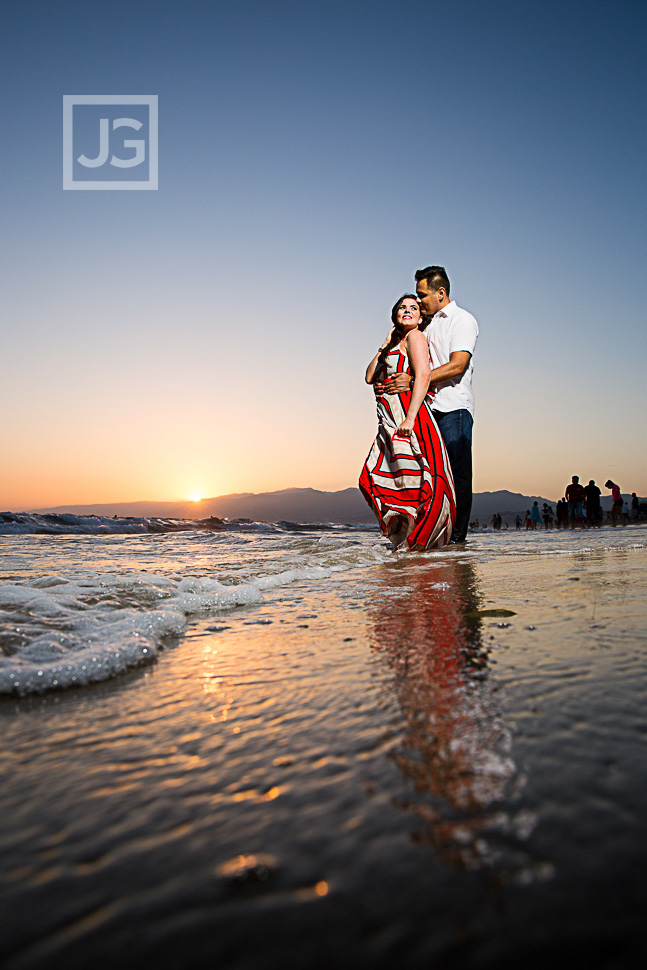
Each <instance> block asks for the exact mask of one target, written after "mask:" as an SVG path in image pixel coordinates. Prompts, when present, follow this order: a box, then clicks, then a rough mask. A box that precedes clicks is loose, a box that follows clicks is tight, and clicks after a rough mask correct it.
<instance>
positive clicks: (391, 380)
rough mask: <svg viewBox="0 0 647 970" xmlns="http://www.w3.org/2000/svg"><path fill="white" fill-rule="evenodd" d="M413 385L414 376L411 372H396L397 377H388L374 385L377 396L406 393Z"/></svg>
mask: <svg viewBox="0 0 647 970" xmlns="http://www.w3.org/2000/svg"><path fill="white" fill-rule="evenodd" d="M411 387H413V377H412V376H411V374H396V375H395V377H388V378H387V379H386V380H385V381H381V382H380V383H377V384H374V385H373V390H374V391H375V396H376V397H382V395H383V394H404V392H405V391H408V390H410V388H411Z"/></svg>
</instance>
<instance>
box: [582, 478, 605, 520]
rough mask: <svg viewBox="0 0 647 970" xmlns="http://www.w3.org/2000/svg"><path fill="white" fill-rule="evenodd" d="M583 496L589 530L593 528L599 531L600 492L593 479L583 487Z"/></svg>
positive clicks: (600, 513)
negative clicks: (584, 496) (584, 497)
mask: <svg viewBox="0 0 647 970" xmlns="http://www.w3.org/2000/svg"><path fill="white" fill-rule="evenodd" d="M584 494H585V495H586V521H587V522H588V523H589V528H590V529H591V528H592V527H593V526H595V527H596V528H598V529H599V528H600V526H601V525H602V509H601V507H600V495H601V492H600V489H599V488H598V486H597V485H596V484H595V482H594V481H593V479H591V481H590V482H589V484H588V485H585V486H584Z"/></svg>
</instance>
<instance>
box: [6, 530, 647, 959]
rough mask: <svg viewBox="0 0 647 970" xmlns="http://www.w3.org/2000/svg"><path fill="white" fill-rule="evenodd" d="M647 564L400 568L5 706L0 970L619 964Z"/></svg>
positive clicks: (634, 821)
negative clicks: (137, 667)
mask: <svg viewBox="0 0 647 970" xmlns="http://www.w3.org/2000/svg"><path fill="white" fill-rule="evenodd" d="M646 563H647V559H646V556H645V552H644V550H642V549H636V550H622V551H602V552H588V553H578V554H568V555H566V554H564V555H553V556H542V555H540V554H538V555H525V556H518V555H506V556H498V557H496V556H493V558H492V560H491V561H489V562H482V561H479V562H474V561H472V560H470V558H469V555H468V554H465V553H461V552H460V551H453V552H447V553H445V554H444V555H442V556H440V557H438V558H437V559H434V560H430V559H429V558H423V557H420V558H416V557H413V556H408V557H402V558H401V559H399V560H396V559H394V561H393V562H392V563H389V564H388V565H387V566H379V567H376V568H375V569H374V570H372V571H367V570H363V571H362V572H361V573H359V572H358V573H357V574H355V575H353V574H343V575H340V576H339V577H338V579H337V580H336V581H335V582H334V583H333V584H330V585H327V586H326V588H325V589H323V588H322V590H321V591H319V592H315V593H312V592H310V591H306V588H305V587H302V586H299V585H298V584H294V585H292V586H290V587H287V588H283V589H280V590H278V591H277V592H276V594H273V595H270V596H268V598H267V601H266V603H265V604H263V605H261V606H258V607H256V608H250V609H245V610H237V611H232V612H230V613H225V614H221V615H219V616H217V617H213V616H211V617H208V618H202V619H199V620H196V621H194V622H193V624H192V625H191V627H190V630H189V635H188V636H187V638H186V639H184V640H183V641H182V642H180V643H179V644H175V645H173V644H169V646H168V648H167V650H166V651H165V653H164V655H163V656H162V658H161V659H160V661H159V662H158V664H157V665H156V666H155V667H153V668H149V669H147V670H145V671H139V672H136V673H134V674H131V675H129V676H127V677H125V678H123V679H122V680H120V681H118V682H114V683H111V684H107V685H99V686H96V687H91V688H85V689H83V690H79V691H69V692H67V693H66V694H59V695H49V696H45V697H41V698H36V699H25V700H21V701H16V700H9V701H4V702H3V703H2V704H0V719H1V723H2V731H3V737H4V744H3V750H2V755H1V757H0V778H1V782H2V783H1V786H0V792H1V794H0V799H1V805H2V819H3V824H2V827H1V831H0V847H1V850H2V856H3V860H4V875H3V879H2V888H1V893H0V912H1V914H2V916H1V917H0V918H1V920H2V934H1V942H0V956H1V957H2V959H3V966H4V967H6V968H10V970H18V968H21V970H22V968H25V970H26V968H44V967H54V966H65V967H67V968H75V967H86V966H89V965H92V966H94V967H108V966H110V967H114V966H115V965H119V964H124V963H125V964H129V965H135V966H138V967H142V968H147V967H156V968H166V967H169V968H170V967H183V968H184V967H195V968H202V967H232V968H270V967H279V966H280V967H284V968H292V967H294V968H296V967H299V968H302V967H304V966H306V967H319V966H321V967H323V966H326V967H331V966H332V967H344V966H351V965H354V966H363V967H392V966H406V967H430V966H433V967H434V968H438V967H452V968H457V967H458V968H461V967H466V968H471V967H474V968H489V967H497V968H501V967H506V966H513V965H514V966H515V967H516V966H519V965H522V966H524V967H542V968H543V967H547V966H552V965H555V964H562V963H565V962H566V961H568V960H577V961H578V962H586V963H587V964H588V965H589V967H619V968H630V967H634V966H636V965H638V963H640V962H641V961H642V960H644V958H645V956H646V955H647V953H646V951H647V945H646V944H647V930H645V929H644V926H643V922H644V921H643V913H644V906H645V902H646V901H647V885H646V877H645V875H644V873H645V871H646V863H647V811H646V809H647V763H646V759H645V743H646V739H647V714H646V713H645V679H646V678H645V656H646V649H645V648H646V647H647V642H646V641H647V633H646V629H645V619H644V618H645V615H646V610H645V607H646V605H647V604H646V599H647V595H646V592H645V578H646V575H647V570H646Z"/></svg>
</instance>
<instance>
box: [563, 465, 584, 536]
mask: <svg viewBox="0 0 647 970" xmlns="http://www.w3.org/2000/svg"><path fill="white" fill-rule="evenodd" d="M564 494H565V495H566V501H567V502H568V519H569V522H570V523H571V529H574V528H575V523H576V522H577V521H578V520H579V523H580V525H584V511H583V509H582V503H583V501H584V499H585V498H586V492H585V491H584V486H583V485H580V479H579V476H578V475H573V477H572V478H571V484H570V485H569V486H567V488H566V491H565V493H564Z"/></svg>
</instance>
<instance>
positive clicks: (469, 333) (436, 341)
mask: <svg viewBox="0 0 647 970" xmlns="http://www.w3.org/2000/svg"><path fill="white" fill-rule="evenodd" d="M478 334H479V326H478V323H477V322H476V319H475V318H474V317H473V316H472V314H471V313H468V312H467V310H463V309H462V307H459V306H456V303H455V301H454V300H452V301H451V303H448V304H447V306H445V307H443V309H442V310H439V311H438V313H435V314H434V316H433V317H432V318H431V322H430V324H429V326H428V327H427V329H426V330H425V336H426V338H427V343H428V344H429V356H430V358H431V368H432V370H433V369H434V368H435V367H441V366H442V365H443V364H447V363H448V362H449V357H450V354H452V353H454V351H455V350H466V351H467V352H468V353H469V354H470V355H471V356H470V362H469V364H468V365H467V370H466V371H465V373H464V374H463V376H462V377H460V378H454V379H453V380H449V381H445V382H444V383H443V384H441V385H440V387H439V388H438V391H437V393H436V397H435V398H434V400H433V404H432V407H433V408H435V409H436V410H438V411H459V410H460V409H461V408H466V409H467V410H468V411H469V412H470V414H471V415H472V417H473V416H474V394H473V392H472V371H473V369H474V348H475V347H476V338H477V337H478Z"/></svg>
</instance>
